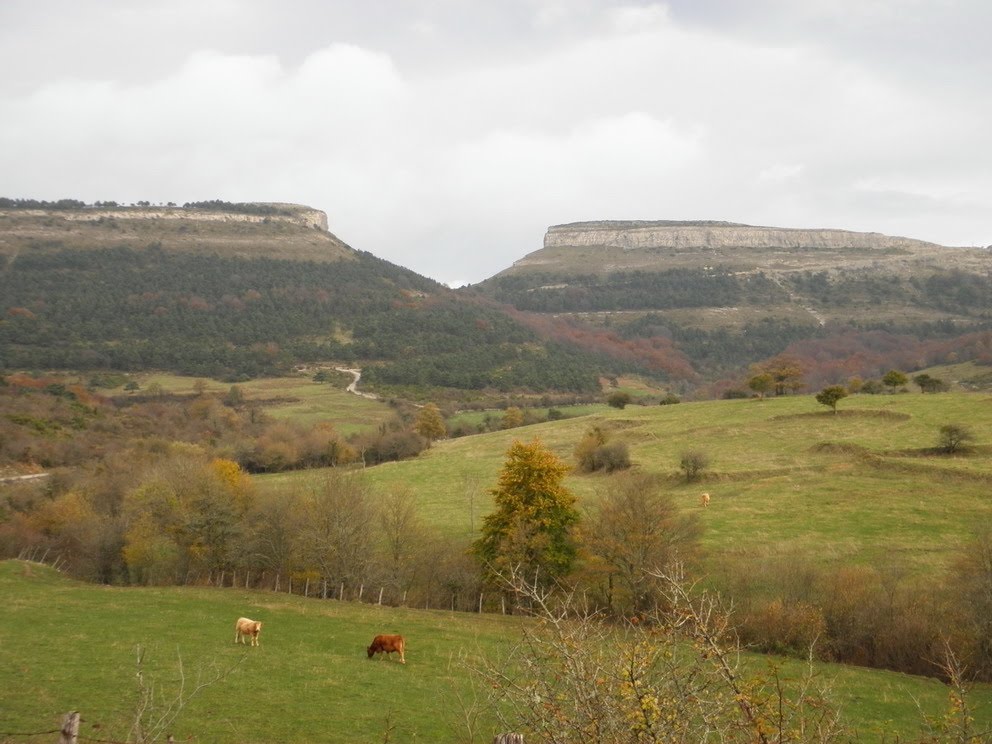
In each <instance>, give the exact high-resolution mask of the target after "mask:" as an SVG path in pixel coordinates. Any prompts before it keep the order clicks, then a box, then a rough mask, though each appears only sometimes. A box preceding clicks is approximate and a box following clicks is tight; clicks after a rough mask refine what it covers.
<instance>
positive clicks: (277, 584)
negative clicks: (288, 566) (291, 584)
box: [276, 574, 279, 591]
mask: <svg viewBox="0 0 992 744" xmlns="http://www.w3.org/2000/svg"><path fill="white" fill-rule="evenodd" d="M276 591H279V574H276Z"/></svg>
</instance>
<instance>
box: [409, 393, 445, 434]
mask: <svg viewBox="0 0 992 744" xmlns="http://www.w3.org/2000/svg"><path fill="white" fill-rule="evenodd" d="M413 430H414V431H415V432H417V433H418V434H419V435H420V436H422V437H423V438H424V439H426V440H427V442H428V444H429V443H430V442H433V441H434V440H435V439H444V438H445V437H446V436H447V435H448V428H447V427H446V426H445V425H444V417H443V416H442V415H441V409H440V408H438V407H437V406H436V405H434V404H433V403H428V404H427V405H425V406H424V407H423V408H421V409H420V410H419V411H418V412H417V419H416V421H415V422H414V424H413Z"/></svg>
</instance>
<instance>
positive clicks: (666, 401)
mask: <svg viewBox="0 0 992 744" xmlns="http://www.w3.org/2000/svg"><path fill="white" fill-rule="evenodd" d="M681 402H682V400H681V399H680V398H679V396H677V395H676V394H675V393H668V394H667V395H665V397H664V398H662V399H661V400H659V401H658V405H659V406H672V405H675V404H676V403H681Z"/></svg>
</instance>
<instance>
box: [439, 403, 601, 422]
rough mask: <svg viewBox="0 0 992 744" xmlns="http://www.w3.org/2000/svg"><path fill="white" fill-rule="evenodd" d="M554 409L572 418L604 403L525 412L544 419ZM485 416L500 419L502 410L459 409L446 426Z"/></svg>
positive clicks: (482, 419)
mask: <svg viewBox="0 0 992 744" xmlns="http://www.w3.org/2000/svg"><path fill="white" fill-rule="evenodd" d="M552 408H553V409H556V410H558V411H561V413H562V415H564V416H565V417H566V418H572V417H574V416H588V415H590V414H592V413H598V412H600V411H603V410H605V409H606V404H605V403H590V404H587V405H575V406H551V407H550V408H548V407H543V408H527V409H526V412H527V413H533V414H534V415H536V416H537V417H538V418H542V419H545V418H547V417H548V411H550V410H551V409H552ZM486 416H490V417H493V418H495V419H497V420H502V418H503V411H500V410H496V409H493V410H485V411H459V412H458V413H456V414H455V415H454V416H451V417H449V418H448V421H447V423H448V426H449V427H455V426H464V425H469V426H479V425H480V424H482V423H483V422H484V421H485V420H486Z"/></svg>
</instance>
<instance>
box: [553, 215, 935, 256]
mask: <svg viewBox="0 0 992 744" xmlns="http://www.w3.org/2000/svg"><path fill="white" fill-rule="evenodd" d="M544 247H545V248H565V247H577V248H598V247H601V248H620V249H623V250H637V249H642V248H675V249H693V248H710V249H719V248H770V249H792V248H796V249H799V248H809V249H814V250H822V249H830V250H842V249H852V248H853V249H863V250H872V249H875V250H889V251H891V250H910V251H912V250H913V249H927V250H930V249H934V248H937V247H938V246H937V245H935V244H934V243H926V242H924V241H921V240H912V239H910V238H899V237H890V236H888V235H882V234H880V233H859V232H851V231H848V230H807V229H789V228H779V227H752V226H750V225H740V224H735V223H727V222H698V223H678V222H578V223H573V224H568V225H555V226H553V227H550V228H548V232H547V234H545V236H544Z"/></svg>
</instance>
